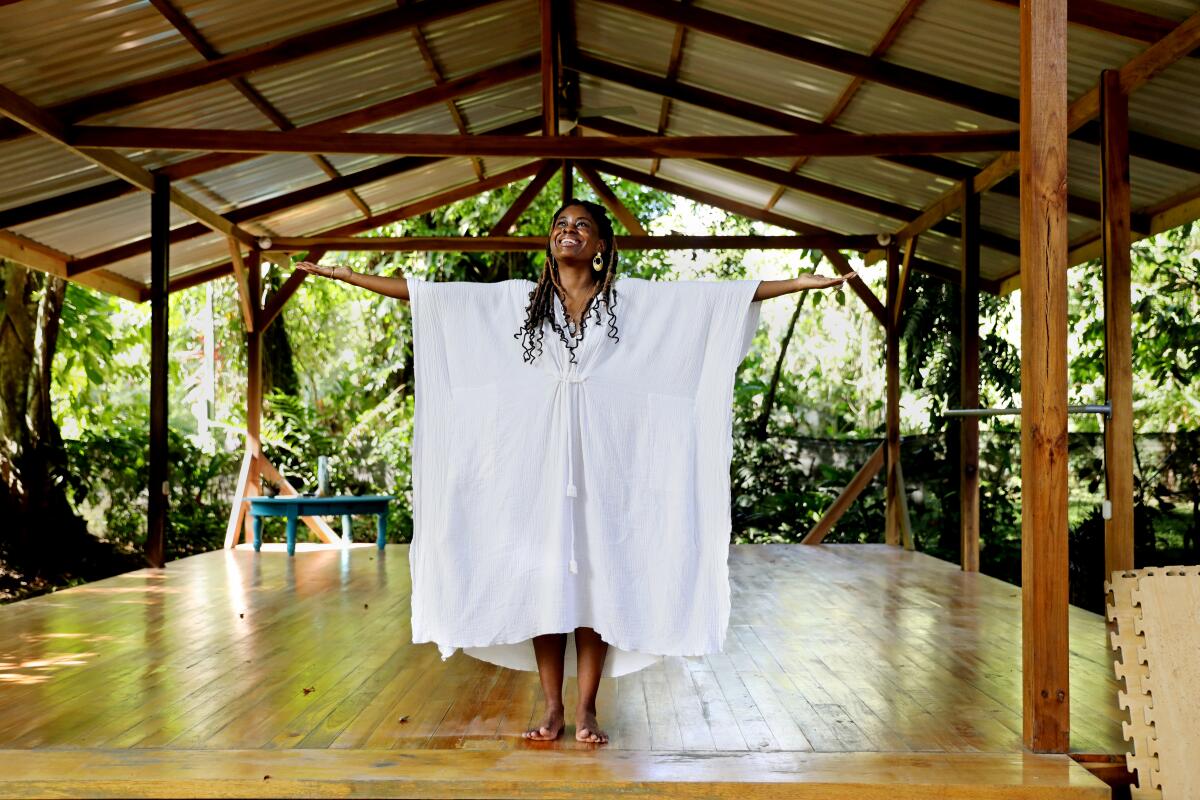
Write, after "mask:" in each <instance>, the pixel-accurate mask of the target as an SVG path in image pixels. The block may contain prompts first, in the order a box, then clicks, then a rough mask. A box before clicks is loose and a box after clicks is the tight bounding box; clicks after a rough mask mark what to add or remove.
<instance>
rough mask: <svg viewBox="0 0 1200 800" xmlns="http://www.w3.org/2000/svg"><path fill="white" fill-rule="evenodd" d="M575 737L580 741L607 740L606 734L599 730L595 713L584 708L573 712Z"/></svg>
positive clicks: (601, 742) (599, 742)
mask: <svg viewBox="0 0 1200 800" xmlns="http://www.w3.org/2000/svg"><path fill="white" fill-rule="evenodd" d="M575 738H576V740H578V741H580V742H596V743H598V744H604V743H605V742H607V741H608V734H607V733H605V732H604V731H602V730H600V726H599V725H598V724H597V723H596V713H595V712H594V711H587V710H584V711H578V712H576V714H575Z"/></svg>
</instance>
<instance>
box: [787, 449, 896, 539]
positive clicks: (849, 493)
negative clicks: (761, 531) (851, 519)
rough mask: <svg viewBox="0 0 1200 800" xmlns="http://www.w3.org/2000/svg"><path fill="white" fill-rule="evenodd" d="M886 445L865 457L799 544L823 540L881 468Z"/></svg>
mask: <svg viewBox="0 0 1200 800" xmlns="http://www.w3.org/2000/svg"><path fill="white" fill-rule="evenodd" d="M886 447H887V443H886V442H884V443H883V444H880V445H879V447H876V448H875V451H874V452H872V453H871V457H870V458H868V459H867V463H865V464H863V465H862V468H861V469H859V471H858V472H857V473H855V475H854V477H853V478H852V479H851V480H850V483H848V484H846V488H845V489H842V492H841V494H839V495H838V497H837V499H836V500H834V501H833V505H831V506H830V507H829V509H828V510H827V511H826V512H825V514H824V515H823V516H822V517H821V519H819V520H818V521H817V524H816V525H814V526H813V527H812V529H811V530H810V531H809V532H808V533H807V534H805V536H804V538H803V539H801V540H800V544H820V543H821V542H823V541H824V540H825V537H826V536H827V535H828V534H829V532H830V531H831V530H833V526H834V525H836V524H837V521H838V520H839V519H841V518H842V515H843V514H845V513H846V509H848V508H849V507H850V505H851V504H852V503H853V502H854V501H855V500H857V499H858V496H859V495H860V494H862V492H863V489H866V488H867V486H868V485H869V484H870V483H871V481H872V480H873V479H874V478H875V476H876V475H878V474H879V470H880V469H882V468H883V452H884V449H885V448H886Z"/></svg>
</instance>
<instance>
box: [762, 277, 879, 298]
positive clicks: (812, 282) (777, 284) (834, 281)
mask: <svg viewBox="0 0 1200 800" xmlns="http://www.w3.org/2000/svg"><path fill="white" fill-rule="evenodd" d="M857 276H858V273H857V272H847V273H846V274H845V275H838V276H837V277H836V278H826V277H824V276H821V275H815V274H813V273H811V272H804V273H801V274H800V275H798V276H797V277H795V278H788V279H787V280H782V281H760V282H759V284H758V289H757V290H756V291H755V292H754V299H755V300H767V299H770V298H772V297H779V296H780V295H781V294H791V293H792V292H803V291H807V290H808V289H829V288H832V287H834V286H841V285H842V284H843V283H845V282H846V281H848V280H850V279H851V278H855V277H857Z"/></svg>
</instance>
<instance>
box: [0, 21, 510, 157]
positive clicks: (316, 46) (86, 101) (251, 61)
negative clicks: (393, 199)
mask: <svg viewBox="0 0 1200 800" xmlns="http://www.w3.org/2000/svg"><path fill="white" fill-rule="evenodd" d="M495 2H498V0H440V1H439V2H436V3H415V4H413V5H411V6H407V7H405V8H393V9H388V10H386V11H380V12H378V13H375V14H368V15H365V16H361V17H355V18H354V19H350V20H346V21H345V22H339V23H336V24H334V25H328V26H325V27H322V28H315V29H313V30H310V31H305V32H304V33H301V34H297V35H295V36H290V37H287V38H284V39H276V40H274V41H270V42H266V43H264V44H260V45H254V46H252V47H248V48H244V49H242V50H239V51H237V52H235V53H229V54H228V55H225V56H222V57H221V58H219V59H217V60H215V61H208V62H203V63H200V64H191V65H188V66H185V67H179V68H177V69H173V70H170V71H168V72H165V73H161V74H158V75H152V76H150V77H148V78H140V79H138V80H134V81H130V82H129V83H125V84H122V85H120V86H114V87H112V88H109V89H105V90H102V91H100V92H97V93H95V94H91V95H87V96H85V97H77V98H75V99H73V100H67V101H65V102H62V103H58V104H56V105H54V106H51V107H50V108H49V111H50V112H52V113H54V114H55V115H56V116H58V117H60V118H61V119H63V120H65V121H66V122H75V121H77V120H81V119H86V118H87V117H90V116H93V115H95V114H100V113H104V112H107V111H115V110H117V109H120V108H127V107H129V106H132V105H137V104H138V103H144V102H147V101H150V100H156V99H158V98H160V97H166V96H167V95H171V94H175V93H176V92H182V91H186V90H188V89H195V88H197V87H200V86H206V85H208V84H210V83H216V82H217V81H220V80H224V79H226V78H232V77H237V76H239V75H245V74H246V73H248V72H253V71H256V70H262V69H266V68H268V67H275V66H278V65H280V64H286V63H288V62H290V61H295V60H298V59H301V58H308V57H309V56H312V55H315V54H317V53H322V52H326V51H329V50H336V49H337V48H340V47H344V46H346V45H350V44H355V43H357V42H363V41H367V40H370V39H375V38H378V37H380V36H383V35H385V34H388V33H393V32H395V31H400V30H404V29H406V28H409V27H411V26H413V25H423V24H426V23H429V22H433V21H436V20H440V19H445V18H446V17H452V16H455V15H458V14H461V13H464V12H467V11H472V10H474V9H476V8H480V7H482V6H486V5H491V4H493V3H495ZM15 132H16V131H15V130H14V129H11V128H10V129H8V130H5V129H3V128H0V141H3V140H4V139H6V138H9V137H11V135H12V134H13V133H15Z"/></svg>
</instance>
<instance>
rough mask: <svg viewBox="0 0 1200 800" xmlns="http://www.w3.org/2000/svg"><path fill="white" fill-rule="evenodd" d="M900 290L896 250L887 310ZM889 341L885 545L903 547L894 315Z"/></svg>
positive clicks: (892, 249)
mask: <svg viewBox="0 0 1200 800" xmlns="http://www.w3.org/2000/svg"><path fill="white" fill-rule="evenodd" d="M899 288H900V252H899V250H897V249H896V246H895V245H894V244H893V245H890V246H889V247H888V249H887V300H886V303H887V307H888V308H889V309H893V308H895V307H896V299H897V294H898V290H899ZM884 329H885V331H886V334H885V338H886V339H887V345H886V346H887V352H886V364H887V406H886V422H887V448H886V449H887V508H886V513H885V517H886V522H887V524H886V528H885V535H884V541H886V542H887V543H888V544H890V545H899V544H900V497H899V495H900V481H899V477H900V476H899V474H898V473H897V471H896V465H897V464H899V463H900V326H899V325H897V324H896V323H895V316H894V315H893V314H890V313H888V314H884Z"/></svg>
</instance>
